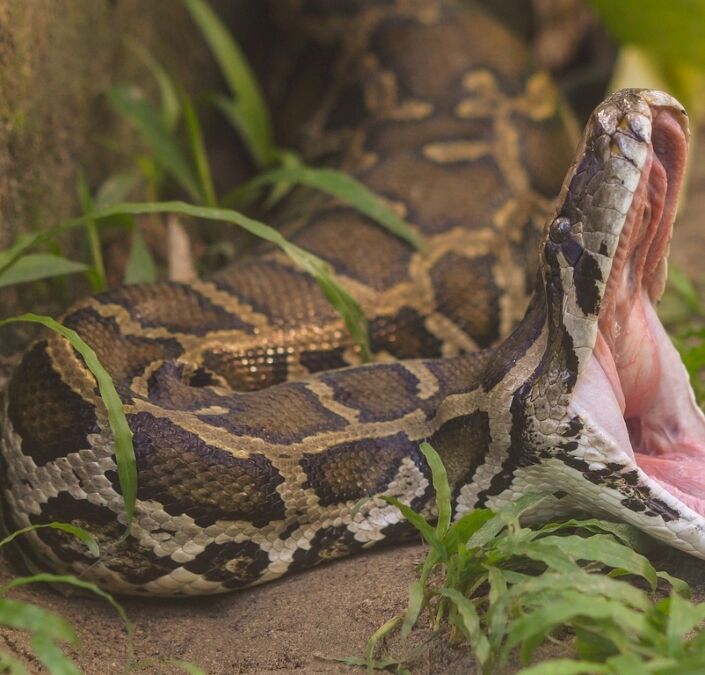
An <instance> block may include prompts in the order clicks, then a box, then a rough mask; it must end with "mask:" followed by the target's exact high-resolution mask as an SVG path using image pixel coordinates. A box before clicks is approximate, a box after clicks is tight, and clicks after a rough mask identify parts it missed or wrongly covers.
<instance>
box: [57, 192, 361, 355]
mask: <svg viewBox="0 0 705 675" xmlns="http://www.w3.org/2000/svg"><path fill="white" fill-rule="evenodd" d="M148 213H177V214H180V215H184V216H191V217H193V218H203V219H204V220H215V221H221V222H225V223H232V224H234V225H238V226H239V227H242V228H243V229H244V230H247V231H248V232H250V233H251V234H254V235H255V236H257V237H260V238H261V239H264V240H266V241H269V242H271V243H273V244H275V245H277V246H279V248H281V249H282V250H283V251H284V252H285V253H286V254H287V255H288V256H289V257H290V258H291V260H293V261H294V262H295V263H296V264H297V265H299V267H301V268H302V269H303V270H304V271H306V272H308V273H309V274H311V276H313V278H314V279H315V280H316V282H317V283H318V285H319V286H320V287H321V290H322V291H323V293H324V294H325V295H326V297H327V298H328V300H329V301H330V302H331V304H332V305H333V307H335V309H336V310H338V312H339V313H340V315H341V316H342V318H343V321H344V322H345V325H346V327H347V329H348V331H349V332H350V334H351V336H352V337H353V339H354V340H355V342H356V344H357V345H358V347H359V349H360V353H361V356H362V359H363V360H369V359H370V348H369V342H368V331H367V321H366V319H365V316H364V314H363V312H362V310H361V309H360V306H359V305H358V304H357V302H356V301H355V300H354V298H353V297H352V296H351V295H350V294H349V293H348V292H347V291H346V290H345V289H344V288H343V287H342V286H341V285H340V284H339V283H338V282H337V281H336V279H335V277H334V276H333V273H332V271H331V269H330V266H329V265H328V264H327V263H326V262H325V261H323V260H321V259H320V258H319V257H318V256H316V255H313V254H312V253H309V252H308V251H305V250H304V249H302V248H300V247H299V246H296V244H292V243H291V242H289V241H287V240H286V239H285V238H284V237H283V236H282V235H281V234H280V233H279V232H277V230H275V229H274V228H272V227H270V226H269V225H265V224H264V223H262V222H260V221H258V220H254V219H253V218H248V217H247V216H245V215H244V214H242V213H239V212H238V211H232V210H230V209H220V208H212V207H208V206H194V205H193V204H187V203H186V202H178V201H174V202H147V203H143V204H131V203H125V204H114V205H113V206H110V207H107V208H104V209H101V210H98V211H95V212H94V213H93V214H92V215H91V217H92V218H94V219H96V220H98V219H101V218H108V217H112V216H116V215H122V214H131V215H141V214H148ZM84 218H85V217H84ZM84 218H74V219H72V220H69V221H66V222H64V223H62V225H61V227H60V229H66V228H70V227H77V226H79V225H81V224H82V223H83V221H84Z"/></svg>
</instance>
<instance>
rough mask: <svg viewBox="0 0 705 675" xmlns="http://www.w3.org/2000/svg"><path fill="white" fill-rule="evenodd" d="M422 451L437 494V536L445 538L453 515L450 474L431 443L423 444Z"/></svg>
mask: <svg viewBox="0 0 705 675" xmlns="http://www.w3.org/2000/svg"><path fill="white" fill-rule="evenodd" d="M420 450H421V454H422V455H423V456H424V457H425V458H426V461H427V462H428V465H429V467H430V468H431V479H432V481H433V490H434V492H435V493H436V510H437V511H438V521H437V523H436V535H438V537H444V536H445V534H446V532H447V531H448V528H449V527H450V519H451V516H452V515H453V513H452V509H453V507H452V505H451V501H450V485H449V484H448V473H447V472H446V468H445V466H443V461H442V460H441V457H440V455H439V454H438V453H437V452H436V451H435V449H434V448H433V446H432V445H431V444H430V443H426V442H425V441H424V442H423V443H421V445H420Z"/></svg>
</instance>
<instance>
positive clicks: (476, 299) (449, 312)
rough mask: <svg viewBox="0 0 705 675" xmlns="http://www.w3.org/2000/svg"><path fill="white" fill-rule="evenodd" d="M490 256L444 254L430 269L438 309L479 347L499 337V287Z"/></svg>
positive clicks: (492, 259)
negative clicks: (494, 276)
mask: <svg viewBox="0 0 705 675" xmlns="http://www.w3.org/2000/svg"><path fill="white" fill-rule="evenodd" d="M495 264H496V260H495V257H494V256H493V255H483V256H478V257H476V258H470V257H467V256H462V255H459V254H457V253H447V254H446V255H444V256H443V257H442V258H441V259H440V260H439V261H438V262H437V263H436V264H435V265H434V266H433V269H432V270H431V280H432V282H433V288H434V291H435V294H436V302H437V304H438V310H439V311H440V312H441V313H442V314H444V315H445V316H447V317H448V318H449V319H450V320H451V321H452V322H453V323H454V324H455V325H456V326H458V327H459V328H460V329H462V330H463V331H464V332H465V333H467V334H468V335H469V336H470V337H472V339H473V340H474V341H475V342H476V343H477V344H478V346H480V347H489V346H490V345H491V344H493V343H494V342H495V341H496V340H497V339H498V338H499V326H500V322H499V317H500V305H499V302H500V298H501V297H502V290H501V289H500V288H499V287H498V286H497V285H496V284H495V282H494V280H493V267H494V265H495Z"/></svg>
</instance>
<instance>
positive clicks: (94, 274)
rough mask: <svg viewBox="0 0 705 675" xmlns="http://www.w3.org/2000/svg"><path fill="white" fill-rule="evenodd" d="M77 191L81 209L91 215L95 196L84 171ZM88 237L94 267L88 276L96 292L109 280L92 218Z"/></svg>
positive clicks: (88, 221)
mask: <svg viewBox="0 0 705 675" xmlns="http://www.w3.org/2000/svg"><path fill="white" fill-rule="evenodd" d="M77 192H78V201H79V202H80V204H81V209H82V210H83V213H84V214H85V215H87V216H89V215H90V213H91V211H92V210H93V198H92V197H91V192H90V190H89V189H88V183H86V177H85V176H84V175H83V173H80V174H79V176H78V186H77ZM86 237H87V239H88V246H89V247H90V251H91V259H92V260H93V269H92V270H91V273H90V274H89V275H88V278H89V281H90V282H91V286H92V288H93V291H94V292H100V291H104V290H105V289H106V288H107V287H108V282H107V279H106V277H105V264H104V263H103V250H102V248H101V245H100V237H99V236H98V229H97V228H96V225H95V221H93V220H90V219H89V220H87V221H86Z"/></svg>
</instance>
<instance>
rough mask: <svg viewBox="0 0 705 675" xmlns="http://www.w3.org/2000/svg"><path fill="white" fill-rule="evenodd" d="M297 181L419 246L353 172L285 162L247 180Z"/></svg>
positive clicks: (262, 182) (406, 227)
mask: <svg viewBox="0 0 705 675" xmlns="http://www.w3.org/2000/svg"><path fill="white" fill-rule="evenodd" d="M277 183H297V184H299V185H306V186H307V187H311V188H315V189H317V190H321V191H322V192H326V193H327V194H329V195H332V196H334V197H337V198H338V199H340V200H341V201H343V202H345V203H346V204H350V206H352V207H354V208H355V209H357V210H358V211H360V213H364V214H365V215H366V216H368V217H369V218H371V219H372V220H374V221H375V222H377V223H379V224H380V225H383V226H384V227H386V228H387V229H388V230H389V231H390V232H392V233H393V234H395V235H396V236H397V237H399V238H400V239H403V240H404V241H406V242H408V243H410V244H411V245H412V246H414V248H416V249H422V248H423V244H422V242H421V240H420V239H419V237H418V236H417V235H416V234H415V233H414V232H413V231H412V230H411V228H410V227H409V224H408V223H406V222H405V221H404V220H403V219H402V218H400V217H399V216H397V214H396V213H394V211H392V210H391V209H390V208H389V207H388V206H386V205H385V204H384V203H383V202H382V201H381V200H380V199H379V197H377V195H375V194H374V193H373V192H371V191H370V190H369V189H368V188H367V187H365V186H364V185H363V184H362V183H360V182H359V181H358V180H356V179H355V178H353V177H352V176H348V175H347V174H345V173H343V172H342V171H336V170H335V169H314V168H312V167H307V166H296V165H295V166H288V167H281V168H279V169H274V170H273V171H268V172H267V173H264V174H261V175H260V176H257V177H256V178H254V179H253V180H252V181H250V186H251V187H257V186H259V185H265V184H277Z"/></svg>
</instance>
